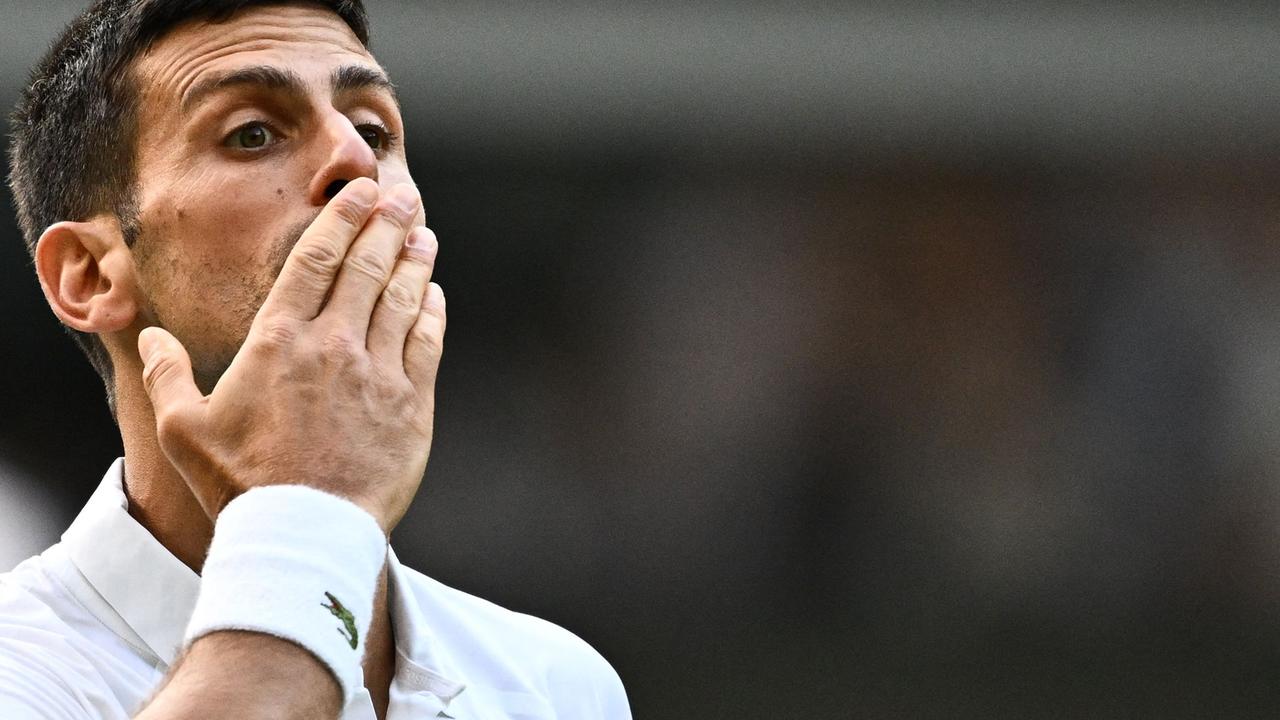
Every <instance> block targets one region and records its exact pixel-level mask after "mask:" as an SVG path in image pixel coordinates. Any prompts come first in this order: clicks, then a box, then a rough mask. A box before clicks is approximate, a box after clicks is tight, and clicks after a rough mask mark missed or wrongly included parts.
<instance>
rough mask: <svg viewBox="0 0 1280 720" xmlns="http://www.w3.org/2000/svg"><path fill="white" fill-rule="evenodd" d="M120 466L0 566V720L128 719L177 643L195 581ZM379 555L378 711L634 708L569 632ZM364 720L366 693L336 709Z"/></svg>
mask: <svg viewBox="0 0 1280 720" xmlns="http://www.w3.org/2000/svg"><path fill="white" fill-rule="evenodd" d="M123 466H124V460H123V458H121V459H119V460H116V462H115V463H114V464H113V465H112V466H111V469H110V470H108V471H107V474H106V476H105V477H104V478H103V480H102V484H101V485H99V486H98V489H97V490H96V491H95V492H94V494H93V496H92V497H91V498H90V499H89V502H88V504H87V505H85V507H84V509H83V510H82V511H81V512H80V515H79V516H78V517H77V518H76V520H75V522H73V523H72V524H71V527H70V528H68V530H67V531H66V533H64V534H63V536H62V542H60V543H58V544H56V545H54V546H53V547H51V548H49V549H48V550H46V551H45V552H43V553H41V554H40V555H38V556H36V557H33V558H31V559H29V560H27V561H25V562H23V563H22V564H21V565H19V566H18V567H16V568H15V569H14V570H13V571H12V572H10V573H6V574H3V575H0V718H3V719H4V720H25V719H26V718H49V719H50V720H52V719H54V718H57V719H58V720H64V719H66V720H70V719H72V718H75V719H76V720H87V719H89V718H92V719H93V720H99V719H100V720H124V719H125V718H131V717H133V715H134V714H136V713H137V712H138V711H139V710H140V709H141V708H142V706H143V704H144V703H145V702H146V701H147V700H148V699H149V698H150V697H151V694H152V693H153V692H154V691H155V688H156V687H157V686H158V684H159V682H160V680H161V679H162V678H163V677H164V675H165V673H166V672H168V669H169V666H170V664H172V663H173V661H174V659H175V658H176V657H177V656H178V654H179V652H180V650H181V648H182V636H183V631H184V630H185V628H186V625H187V620H188V619H189V618H190V616H191V611H192V609H193V608H194V607H195V602H196V596H197V594H198V593H199V592H200V577H199V576H198V575H196V574H195V573H194V572H192V571H191V569H190V568H188V567H187V566H186V565H183V564H182V563H181V562H180V561H179V560H178V559H177V558H175V557H174V556H173V555H172V554H170V553H169V551H168V550H166V549H165V548H164V546H163V545H161V544H160V543H159V542H157V541H156V539H155V538H154V537H152V536H151V534H150V533H149V532H147V530H146V529H145V528H143V527H142V526H141V525H139V524H138V522H137V521H136V520H134V519H133V517H132V516H130V515H129V513H128V501H127V499H126V498H125V494H124V489H123V482H122V478H123V474H122V469H123ZM388 563H389V573H388V596H387V597H388V603H389V605H390V608H391V624H392V631H393V634H394V636H395V644H396V670H395V679H394V680H393V682H392V684H391V705H390V707H389V709H388V713H387V717H388V720H408V718H437V717H439V718H457V719H458V720H472V719H475V720H482V719H483V720H489V719H494V720H496V719H497V718H574V719H578V718H581V719H582V720H587V719H588V718H590V719H592V720H596V719H598V718H604V719H606V720H612V719H614V718H630V717H631V712H630V710H629V708H628V705H627V699H626V694H625V693H624V691H623V688H622V683H621V682H620V681H619V679H618V675H617V673H615V672H614V670H613V668H612V667H610V666H609V663H608V662H606V661H605V659H604V658H602V657H601V656H600V655H599V653H597V652H596V651H595V650H593V649H592V648H591V646H589V645H587V644H586V643H585V642H583V641H582V640H581V639H579V638H578V637H577V636H575V635H573V634H572V633H570V632H568V631H566V630H564V629H562V628H560V627H557V626H555V625H553V624H551V623H549V622H546V621H544V620H539V619H537V618H534V617H531V616H529V615H522V614H520V613H515V612H511V611H509V610H505V609H503V608H500V607H498V606H497V605H494V604H492V603H490V602H487V601H485V600H481V599H480V598H477V597H474V596H471V595H468V594H466V593H464V592H461V591H458V590H454V589H452V588H449V587H446V586H444V585H442V584H440V583H438V582H436V581H435V580H432V579H431V578H429V577H427V576H425V575H423V574H421V573H418V572H416V571H414V570H411V569H409V568H407V567H405V566H403V565H401V564H400V562H399V561H398V560H397V559H396V556H395V553H394V552H391V553H390V554H389V560H388ZM374 717H375V715H374V711H373V703H372V701H371V700H370V698H369V693H368V691H364V690H362V691H361V692H360V693H359V694H357V695H356V696H355V698H354V699H353V700H352V701H351V703H350V704H348V705H347V707H346V708H345V709H344V710H343V713H342V720H374Z"/></svg>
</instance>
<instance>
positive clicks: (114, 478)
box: [62, 458, 466, 706]
mask: <svg viewBox="0 0 1280 720" xmlns="http://www.w3.org/2000/svg"><path fill="white" fill-rule="evenodd" d="M62 542H63V544H64V545H65V546H66V548H67V552H68V555H69V557H70V558H71V562H72V563H74V564H75V566H76V568H77V569H78V570H79V571H80V573H81V574H82V575H84V577H85V579H87V580H88V581H89V583H90V584H91V585H92V586H93V588H94V590H96V591H97V592H98V594H99V595H101V596H102V598H103V600H105V601H106V602H107V604H108V605H110V606H111V608H112V609H113V610H115V612H116V613H117V614H118V615H119V616H120V619H121V620H123V621H124V623H125V624H126V625H128V626H129V628H130V629H132V630H133V631H134V632H135V633H136V634H137V635H138V637H139V638H141V639H142V641H143V642H145V643H146V644H147V647H148V648H149V649H150V650H151V652H152V653H153V654H154V655H155V656H156V657H157V658H159V659H160V660H161V661H163V662H164V664H165V665H173V662H174V660H175V659H176V658H177V656H178V653H179V652H180V651H181V650H182V640H183V635H184V633H185V631H186V627H187V621H188V620H190V618H191V612H192V610H194V609H195V605H196V596H197V595H198V594H199V592H200V577H199V576H198V575H196V574H195V573H194V572H192V570H191V568H189V567H187V566H186V565H184V564H183V563H182V561H180V560H178V558H176V557H174V556H173V554H172V553H170V552H169V551H168V549H166V548H165V547H164V546H163V545H161V544H160V542H159V541H158V540H156V539H155V537H153V536H152V535H151V533H150V532H148V531H147V529H146V528H144V527H143V526H142V525H141V524H139V523H138V521H137V520H135V519H134V518H133V516H132V515H130V514H129V500H128V498H127V497H126V496H125V492H124V458H118V459H117V460H116V461H115V462H114V463H112V464H111V467H110V468H108V469H107V472H106V475H104V476H103V478H102V482H101V483H100V484H99V485H98V488H97V490H95V491H94V493H93V495H92V496H91V497H90V498H89V502H88V503H86V504H85V506H84V509H82V510H81V511H80V514H79V515H78V516H76V519H75V521H73V522H72V523H71V526H70V527H69V528H68V529H67V531H66V532H65V533H63V535H62ZM388 550H389V552H388V554H387V563H388V578H387V586H388V593H387V602H388V604H389V606H390V608H391V625H392V631H393V634H394V636H395V643H396V655H397V666H396V674H395V681H394V682H395V683H397V684H399V685H400V686H401V687H402V689H403V690H404V691H405V692H408V693H415V694H416V693H429V694H431V695H435V696H436V697H438V698H439V699H440V700H441V701H442V702H443V703H444V704H445V705H446V706H447V705H448V703H449V702H450V701H451V700H453V698H454V697H456V696H457V695H458V694H459V693H461V692H462V690H463V688H465V687H466V686H465V684H464V683H461V682H458V681H457V680H453V679H451V678H456V677H458V675H457V674H456V673H454V672H452V671H451V670H450V669H449V668H447V667H444V666H443V664H442V661H441V658H440V657H439V654H438V653H436V652H435V651H434V649H433V645H434V641H433V638H432V634H431V632H430V630H429V628H428V627H427V625H426V623H425V622H424V618H423V615H422V611H421V608H420V607H419V605H418V601H417V598H416V597H415V595H414V592H413V581H412V578H411V577H410V573H409V570H408V569H407V568H405V567H404V566H403V565H401V564H400V560H399V559H398V558H397V557H396V554H395V551H394V550H391V549H390V548H388Z"/></svg>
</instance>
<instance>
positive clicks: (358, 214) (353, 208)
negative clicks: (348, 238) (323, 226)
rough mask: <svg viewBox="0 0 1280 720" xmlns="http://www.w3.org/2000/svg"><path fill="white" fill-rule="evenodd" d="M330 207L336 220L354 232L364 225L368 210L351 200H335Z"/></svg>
mask: <svg viewBox="0 0 1280 720" xmlns="http://www.w3.org/2000/svg"><path fill="white" fill-rule="evenodd" d="M330 209H331V216H332V217H333V219H334V221H335V222H336V223H337V224H338V225H340V226H342V227H345V228H346V229H347V230H349V231H351V232H352V233H354V232H355V231H356V230H359V229H360V227H361V226H362V225H364V219H365V212H366V210H365V209H364V208H363V207H361V206H360V205H358V204H356V203H355V202H352V201H351V200H345V201H339V202H335V203H333V204H332V205H330Z"/></svg>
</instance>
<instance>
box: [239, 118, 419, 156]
mask: <svg viewBox="0 0 1280 720" xmlns="http://www.w3.org/2000/svg"><path fill="white" fill-rule="evenodd" d="M259 125H260V126H262V127H263V128H265V129H266V130H267V132H269V133H271V135H273V136H275V137H277V138H278V137H279V136H280V135H281V133H280V131H279V130H277V129H276V128H275V126H274V125H272V124H271V123H269V122H266V121H265V120H250V121H249V122H246V123H243V124H241V125H238V126H236V127H235V129H233V130H232V131H231V132H229V133H227V134H226V136H225V137H223V138H222V144H223V145H224V146H230V145H231V141H232V139H233V138H235V136H236V135H237V134H239V133H241V132H243V131H244V130H246V129H248V128H251V127H254V126H259ZM355 129H356V131H357V132H359V131H361V130H365V129H372V130H374V131H376V132H377V133H378V135H380V136H381V141H380V143H379V144H380V145H381V147H376V148H373V151H374V152H375V153H382V152H386V151H388V150H390V149H392V148H394V147H396V146H398V145H399V143H400V136H399V135H398V134H396V133H394V132H392V131H391V129H390V128H388V127H387V126H386V125H383V124H382V123H376V122H374V123H360V124H358V125H356V126H355ZM276 142H279V140H277V141H276ZM271 144H272V145H274V144H275V143H271ZM268 147H270V145H267V146H264V147H262V148H233V149H234V150H238V151H240V152H244V153H249V154H258V153H261V152H263V151H264V150H266V149H267V148H268Z"/></svg>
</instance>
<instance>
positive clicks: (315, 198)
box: [307, 112, 378, 207]
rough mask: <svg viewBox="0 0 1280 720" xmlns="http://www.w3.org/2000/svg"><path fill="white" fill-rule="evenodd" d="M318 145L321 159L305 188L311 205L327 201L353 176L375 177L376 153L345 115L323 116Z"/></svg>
mask: <svg viewBox="0 0 1280 720" xmlns="http://www.w3.org/2000/svg"><path fill="white" fill-rule="evenodd" d="M318 144H319V146H320V147H319V149H318V150H317V152H318V153H319V154H320V155H321V162H320V163H319V165H318V168H317V170H316V173H315V175H314V176H313V177H312V178H311V183H310V185H309V186H308V187H307V197H308V199H309V200H310V201H311V204H312V205H315V206H317V207H319V206H322V205H324V204H325V203H327V202H329V201H330V200H332V199H333V196H334V195H337V194H338V191H339V190H341V189H342V187H343V186H344V185H346V184H347V183H349V182H351V181H352V180H355V179H356V178H360V177H367V178H372V179H374V180H377V179H378V157H377V155H375V154H374V152H373V148H371V147H369V143H367V142H365V140H364V138H363V137H361V136H360V133H359V132H357V131H356V129H355V126H353V125H352V124H351V121H350V120H348V119H347V117H346V116H345V115H342V114H341V113H337V112H334V113H332V114H331V115H329V116H328V117H327V118H326V119H325V121H324V125H323V127H322V128H321V132H320V137H319V143H318Z"/></svg>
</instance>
